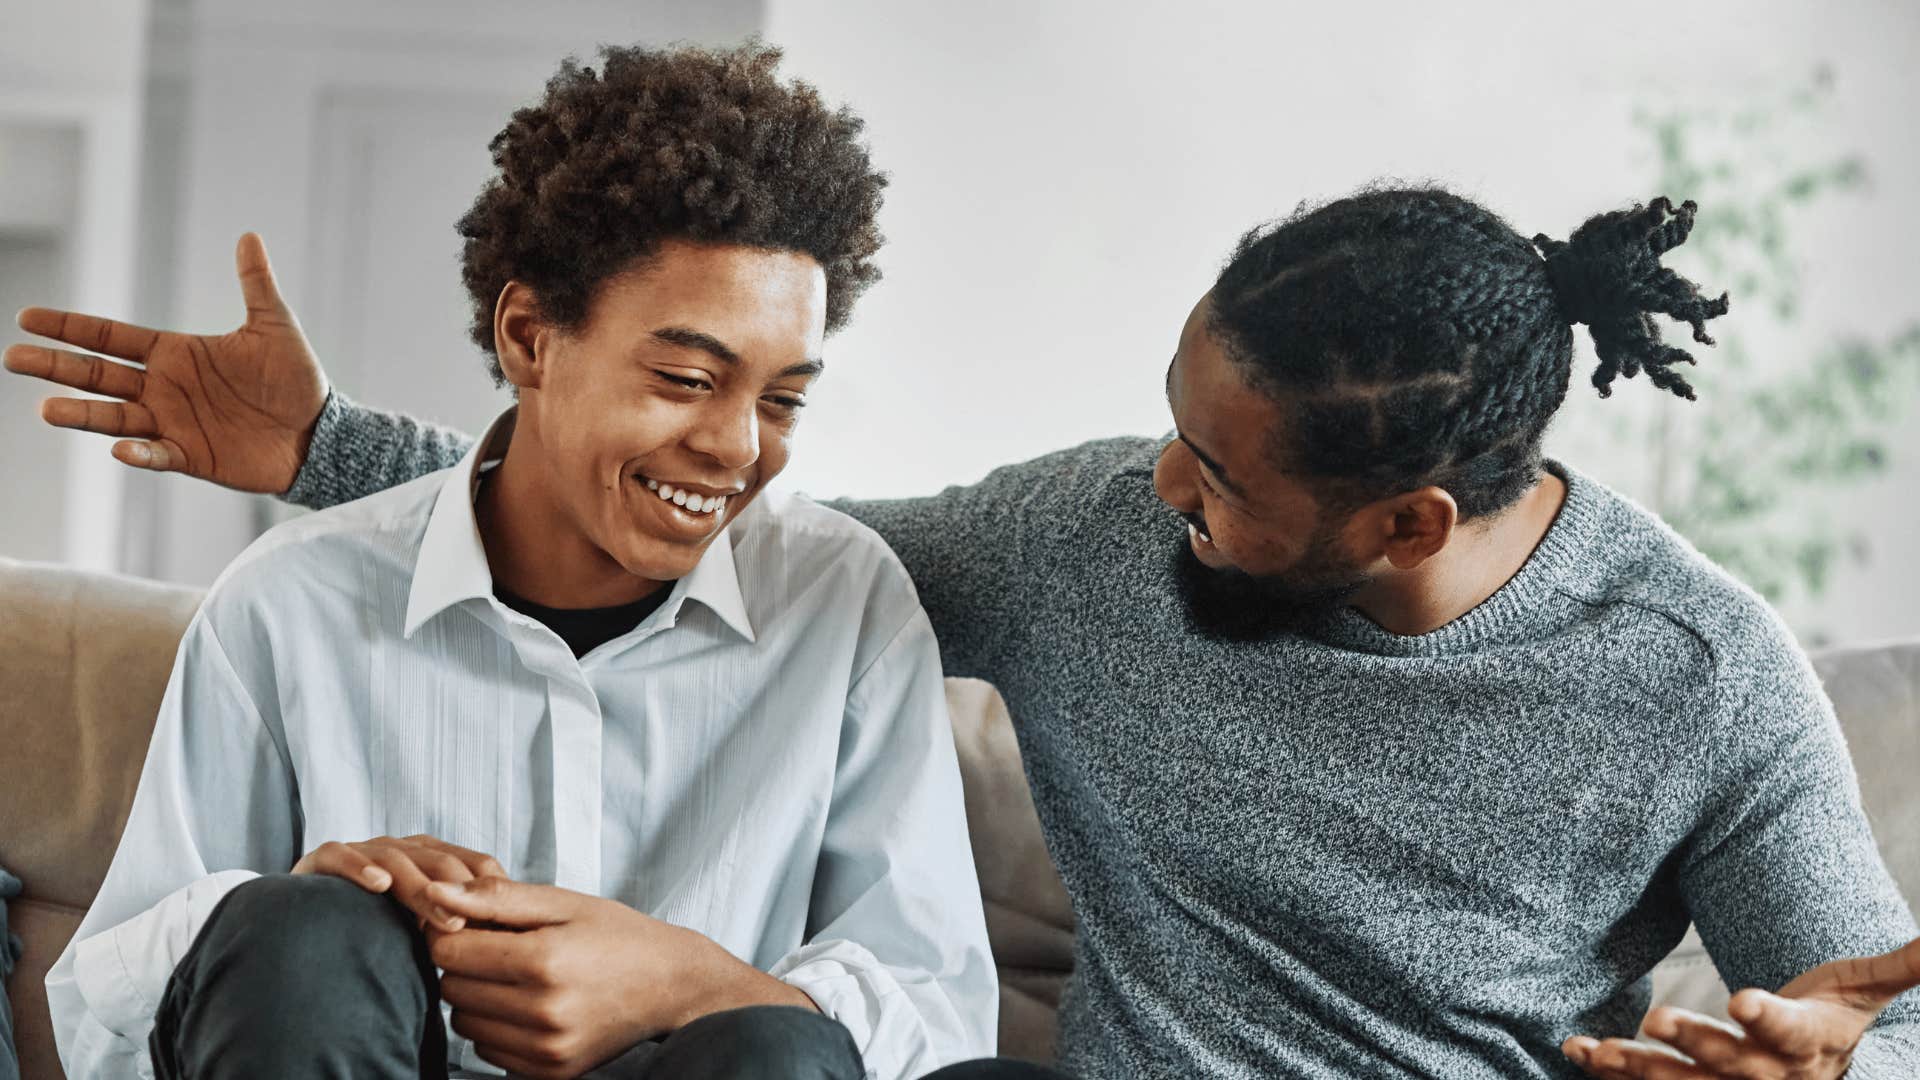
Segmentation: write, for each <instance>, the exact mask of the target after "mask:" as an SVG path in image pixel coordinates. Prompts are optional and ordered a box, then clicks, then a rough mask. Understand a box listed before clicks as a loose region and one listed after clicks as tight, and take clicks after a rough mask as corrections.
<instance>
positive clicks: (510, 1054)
mask: <svg viewBox="0 0 1920 1080" xmlns="http://www.w3.org/2000/svg"><path fill="white" fill-rule="evenodd" d="M453 1030H454V1032H455V1034H458V1035H460V1036H461V1037H462V1038H467V1039H472V1040H473V1045H474V1049H475V1050H477V1051H478V1052H479V1054H480V1057H481V1059H482V1060H483V1061H486V1062H488V1063H489V1064H493V1065H498V1066H499V1067H501V1068H502V1069H505V1070H507V1072H509V1073H511V1074H512V1075H514V1076H527V1077H532V1078H533V1080H546V1078H547V1077H564V1076H567V1075H569V1073H568V1071H567V1070H566V1069H565V1068H563V1067H561V1066H559V1065H556V1064H553V1063H551V1062H547V1061H540V1060H536V1059H534V1058H532V1057H528V1056H526V1055H524V1054H522V1053H519V1052H517V1051H516V1050H513V1049H508V1047H509V1046H511V1047H516V1048H517V1047H519V1046H521V1045H523V1044H524V1043H525V1041H526V1034H525V1033H524V1032H520V1031H517V1030H515V1029H513V1028H511V1027H505V1026H502V1025H499V1024H497V1023H494V1022H490V1021H487V1020H485V1019H483V1018H481V1017H477V1016H469V1017H464V1018H463V1017H462V1016H461V1015H460V1014H459V1013H458V1012H456V1013H454V1014H453Z"/></svg>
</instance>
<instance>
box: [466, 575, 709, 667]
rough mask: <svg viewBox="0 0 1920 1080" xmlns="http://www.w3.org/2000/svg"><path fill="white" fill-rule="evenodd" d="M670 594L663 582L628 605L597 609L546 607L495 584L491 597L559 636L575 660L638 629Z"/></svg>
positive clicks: (671, 589)
mask: <svg viewBox="0 0 1920 1080" xmlns="http://www.w3.org/2000/svg"><path fill="white" fill-rule="evenodd" d="M672 591H673V585H672V583H671V582H663V583H662V584H661V586H660V587H659V588H657V589H655V590H653V592H651V593H649V594H648V595H646V596H643V597H641V598H640V599H638V600H635V601H634V602H633V603H631V604H620V605H617V606H615V607H600V608H550V607H546V606H544V605H541V604H536V603H534V602H533V601H531V600H526V599H522V598H521V597H518V596H515V595H513V594H512V593H510V592H508V591H507V590H505V589H502V588H500V587H499V586H497V585H496V586H494V589H493V595H494V596H496V597H498V598H499V600H500V602H501V603H503V604H505V605H507V606H508V607H510V608H512V609H513V610H515V611H517V612H519V613H520V614H522V615H525V616H527V617H528V618H530V619H537V620H539V621H540V622H541V623H542V624H544V625H545V626H546V628H547V629H549V630H552V631H553V632H554V633H556V634H559V635H560V640H562V641H564V642H566V643H567V648H569V649H572V650H573V655H574V658H575V659H578V658H580V657H582V656H585V655H587V654H588V653H590V652H592V651H593V650H595V649H597V648H599V647H600V646H602V645H605V644H606V643H607V642H609V641H612V640H613V639H614V638H617V637H619V636H620V635H621V634H624V633H626V632H627V631H629V630H631V629H633V628H634V627H636V626H639V625H640V624H641V622H643V621H645V619H646V617H647V616H649V615H651V614H653V612H654V609H655V608H658V607H659V606H660V605H661V604H664V603H666V602H667V594H669V593H671V592H672Z"/></svg>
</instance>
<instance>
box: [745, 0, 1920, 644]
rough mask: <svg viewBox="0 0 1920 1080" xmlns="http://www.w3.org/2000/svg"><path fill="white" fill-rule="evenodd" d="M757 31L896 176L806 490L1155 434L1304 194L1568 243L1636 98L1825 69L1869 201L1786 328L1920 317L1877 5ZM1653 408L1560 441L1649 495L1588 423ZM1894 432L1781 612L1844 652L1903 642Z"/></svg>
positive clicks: (1013, 7) (803, 451)
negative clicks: (875, 272)
mask: <svg viewBox="0 0 1920 1080" xmlns="http://www.w3.org/2000/svg"><path fill="white" fill-rule="evenodd" d="M768 37H769V39H770V40H772V41H775V42H778V43H780V44H782V45H784V46H786V47H787V49H788V51H789V56H790V63H791V66H792V68H793V69H794V70H796V71H798V72H801V73H803V74H805V75H806V76H807V77H809V78H811V79H813V80H814V81H816V82H817V83H818V84H819V85H820V86H821V87H822V89H823V90H825V91H827V92H828V93H829V94H830V95H831V96H834V97H838V98H843V99H845V100H849V101H851V102H852V103H853V104H854V105H855V106H856V107H857V108H858V110H859V111H860V112H861V113H862V114H863V115H864V116H866V117H867V118H868V120H869V122H870V125H871V132H872V136H873V141H874V146H875V151H876V156H877V157H878V159H879V161H880V163H881V164H882V165H883V166H885V167H886V168H888V169H890V170H891V171H892V174H893V180H894V183H893V187H892V189H891V191H890V193H889V197H888V207H887V212H886V218H885V225H886V229H887V233H888V235H889V236H890V238H891V240H892V243H891V245H890V246H889V248H888V249H887V250H886V252H885V253H884V257H883V262H884V266H885V269H886V273H887V280H886V281H884V282H883V283H881V284H880V285H879V286H878V287H876V289H875V290H874V291H873V293H872V294H870V295H869V297H868V298H867V300H866V301H865V302H864V304H863V306H862V309H861V311H860V312H859V313H858V314H857V316H856V319H855V324H854V326H853V327H852V328H850V329H849V330H847V331H846V332H844V333H843V334H842V335H840V336H839V337H837V338H836V339H835V340H834V341H833V342H832V343H831V344H830V348H829V358H830V364H831V366H832V373H831V375H830V376H829V377H828V379H827V381H826V382H825V383H823V385H822V387H821V389H820V391H819V392H818V393H817V394H816V395H815V406H814V407H812V408H810V409H809V410H808V418H807V421H806V425H805V430H804V433H803V434H802V436H801V440H802V442H801V445H800V448H799V454H798V455H797V457H796V459H795V464H794V465H793V466H792V468H791V471H790V474H789V475H790V477H791V478H792V479H793V482H795V483H796V484H798V485H799V486H801V487H803V488H806V489H808V490H812V491H816V492H819V493H839V492H849V493H856V494H894V493H912V492H921V491H928V490H932V489H935V488H937V487H939V486H941V485H943V484H946V483H951V482H956V481H965V480H970V479H972V478H975V477H978V476H979V475H981V474H982V473H984V472H985V471H986V470H987V469H989V468H990V467H992V466H993V465H995V464H997V463H1001V462H1006V461H1012V460H1017V459H1020V458H1024V457H1027V456H1030V455H1033V454H1038V453H1041V452H1043V451H1046V450H1050V449H1053V448H1056V447H1060V446H1063V445H1067V444H1069V443H1072V442H1075V441H1077V440H1082V439H1087V438H1093V437H1097V436H1101V435H1108V434H1114V433H1121V432H1133V433H1142V434H1149V433H1157V432H1160V431H1162V430H1164V429H1165V428H1166V427H1167V426H1168V424H1169V421H1168V419H1167V414H1166V409H1165V405H1164V402H1163V401H1162V399H1161V375H1162V372H1163V369H1164V367H1165V365H1166V362H1167V359H1168V357H1169V355H1170V354H1171V351H1172V349H1173V346H1174V342H1175V336H1176V333H1177V331H1178V328H1179V326H1180V324H1181V321H1182V319H1183V318H1184V316H1185V314H1186V312H1187V310H1188V308H1189V307H1190V306H1191V305H1192V303H1193V302H1194V300H1195V299H1196V298H1198V296H1199V295H1200V294H1201V293H1202V292H1203V291H1204V290H1205V289H1206V287H1207V286H1208V284H1209V283H1210V281H1211V278H1212V275H1213V274H1214V273H1215V272H1216V270H1217V268H1218V266H1219V264H1220V261H1221V259H1222V258H1223V257H1224V255H1225V254H1226V252H1227V250H1228V249H1229V248H1230V246H1231V245H1232V243H1233V241H1234V239H1235V238H1236V237H1237V236H1238V235H1239V233H1240V232H1241V231H1243V230H1244V229H1246V228H1247V227H1248V226H1250V225H1252V224H1254V223H1256V222H1258V221H1261V220H1264V219H1267V218H1271V217H1275V216H1279V215H1283V214H1285V213H1287V212H1288V211H1289V210H1291V209H1292V208H1293V207H1294V205H1295V204H1296V203H1298V202H1299V201H1300V200H1302V199H1324V198H1327V197H1331V196H1336V195H1339V194H1342V193H1345V192H1347V191H1349V190H1351V189H1352V188H1354V187H1356V186H1357V185H1359V184H1360V183H1362V182H1364V181H1367V180H1369V179H1372V178H1375V177H1380V176H1396V177H1402V178H1412V179H1420V178H1432V179H1437V180H1440V181H1443V182H1445V183H1447V184H1449V185H1451V186H1453V187H1454V188H1456V189H1457V190H1460V191H1463V192H1464V193H1467V194H1470V195H1473V196H1476V197H1479V198H1481V199H1483V200H1484V201H1485V202H1487V203H1488V204H1489V205H1491V206H1493V207H1494V208H1496V209H1497V210H1499V211H1500V212H1502V213H1503V214H1505V215H1506V216H1507V217H1508V218H1509V219H1510V220H1511V221H1512V222H1513V223H1514V224H1515V225H1516V227H1518V228H1520V229H1521V230H1522V231H1523V232H1525V233H1528V234H1531V233H1533V232H1536V231H1546V232H1549V233H1552V234H1554V235H1559V236H1564V235H1565V234H1566V232H1567V231H1568V230H1569V229H1571V228H1572V227H1573V226H1574V225H1575V224H1577V223H1578V222H1579V221H1581V220H1582V219H1583V218H1584V217H1586V216H1587V215H1589V214H1591V213H1593V212H1596V211H1598V210H1601V209H1608V208H1613V207H1617V206H1620V205H1623V204H1624V203H1626V202H1629V201H1632V200H1634V199H1644V198H1646V197H1649V196H1651V195H1654V194H1657V192H1654V191H1652V190H1650V184H1649V182H1648V178H1649V177H1650V176H1651V175H1652V173H1653V170H1652V167H1651V163H1650V162H1649V161H1647V160H1645V156H1644V153H1643V152H1642V146H1643V139H1642V137H1641V136H1640V135H1638V134H1637V133H1636V132H1635V131H1634V129H1633V128H1632V126H1631V121H1630V118H1631V113H1632V109H1633V108H1634V106H1635V105H1636V104H1642V103H1646V104H1659V103H1662V102H1669V103H1685V102H1689V101H1698V102H1701V103H1706V104H1713V105H1716V106H1722V107H1724V106H1726V105H1728V104H1730V103H1733V102H1737V101H1738V100H1740V99H1741V98H1742V97H1743V96H1752V95H1759V94H1763V93H1768V92H1772V91H1775V90H1776V89H1777V88H1779V87H1780V86H1781V85H1782V84H1783V83H1784V82H1786V81H1787V80H1791V79H1795V78H1798V77H1800V76H1801V75H1803V74H1805V73H1806V72H1809V71H1810V70H1811V69H1812V68H1813V67H1814V66H1815V64H1816V63H1819V62H1822V61H1825V62H1831V63H1832V64H1833V65H1834V67H1835V69H1836V70H1837V73H1838V76H1839V84H1838V90H1837V93H1836V97H1835V101H1834V119H1833V121H1832V123H1831V125H1830V128H1829V130H1828V131H1827V132H1826V133H1825V134H1826V135H1828V136H1831V137H1832V139H1833V140H1834V143H1833V145H1834V147H1835V148H1838V149H1853V150H1860V151H1863V152H1865V153H1866V156H1867V158H1868V161H1869V164H1870V166H1871V167H1872V169H1873V170H1874V174H1875V177H1876V180H1875V185H1874V190H1873V192H1872V193H1871V194H1870V195H1869V196H1868V197H1866V198H1863V199H1858V200H1852V201H1849V202H1847V203H1846V204H1845V205H1843V206H1839V207H1837V208H1836V209H1834V210H1833V211H1831V212H1830V213H1828V214H1827V215H1824V216H1823V217H1822V218H1821V219H1820V220H1819V221H1818V222H1817V223H1816V224H1815V225H1814V226H1812V227H1811V231H1812V232H1813V239H1815V240H1816V241H1817V243H1815V244H1814V245H1813V246H1812V247H1811V250H1809V251H1808V252H1807V253H1806V254H1807V261H1808V263H1809V266H1808V271H1809V273H1808V281H1809V288H1808V291H1807V303H1808V305H1809V308H1810V309H1811V310H1812V311H1813V312H1814V315H1813V316H1811V317H1810V320H1809V321H1818V322H1821V323H1823V324H1825V325H1827V326H1830V327H1836V328H1846V329H1855V330H1860V331H1865V332H1873V331H1875V330H1885V329H1890V328H1891V327H1892V326H1894V325H1896V324H1897V323H1898V322H1900V321H1901V320H1902V319H1912V318H1914V317H1916V316H1920V301H1917V300H1916V299H1915V298H1916V295H1917V292H1916V290H1915V289H1914V271H1913V268H1912V262H1911V258H1910V255H1909V253H1910V252H1912V251H1914V250H1916V249H1917V248H1916V245H1920V200H1915V199H1914V198H1913V197H1912V194H1911V193H1912V192H1914V191H1916V190H1920V127H1917V126H1916V125H1914V124H1913V122H1912V119H1911V117H1912V113H1913V108H1914V106H1915V105H1916V104H1917V103H1920V93H1916V91H1920V75H1917V74H1916V68H1915V65H1914V64H1913V57H1914V56H1915V55H1916V49H1917V47H1920V7H1915V6H1914V5H1912V4H1911V3H1905V2H1900V0H1870V2H1852V3H1844V4H1838V5H1800V4H1793V5H1788V4H1751V3H1733V2H1729V0H1710V2H1703V3H1694V4H1688V5H1684V6H1681V7H1675V6H1673V5H1671V4H1667V3H1652V2H1647V0H1624V2H1623V0H1612V2H1606V3H1594V2H1581V3H1568V4H1531V5H1523V4H1518V3H1492V2H1487V0H1477V2H1468V3H1458V4H1439V5H1436V4H1416V3H1410V2H1399V3H1392V4H1383V5H1370V6H1369V7H1368V8H1367V9H1366V11H1365V12H1364V13H1359V12H1357V11H1356V9H1355V8H1353V7H1352V6H1341V5H1324V4H1316V5H1307V4H1224V3H1219V2H1217V0H1212V2H1195V3H1179V4H1172V3H1167V4H1159V3H1125V4H1121V3H1111V2H1107V3H1092V2H1078V0H1076V2H1053V3H1017V2H1008V0H992V2H982V3H973V4H966V5H936V4H901V3H894V2H887V0H833V2H831V3H829V2H824V0H773V2H772V4H771V6H770V9H769V20H768ZM1676 194H1678V193H1676ZM1736 314H1737V312H1736ZM1582 347H1583V350H1584V349H1585V345H1584V342H1583V346H1582ZM1585 355H1590V354H1583V358H1582V359H1581V360H1580V361H1579V370H1581V371H1582V372H1583V373H1584V371H1585V370H1587V369H1588V368H1589V366H1590V361H1589V360H1588V359H1586V358H1585ZM1706 362H1711V357H1710V356H1709V357H1707V358H1706ZM1576 385H1577V386H1583V385H1584V382H1583V381H1580V382H1577V383H1576ZM1636 401H1637V402H1638V403H1637V404H1636V403H1635V402H1636ZM1667 405H1672V406H1674V407H1679V406H1678V403H1665V402H1658V401H1656V400H1655V397H1654V395H1653V394H1652V393H1651V392H1650V390H1649V388H1648V387H1647V386H1645V385H1644V383H1639V384H1635V385H1631V386H1627V387H1625V388H1624V389H1623V390H1622V392H1620V393H1617V394H1616V395H1615V397H1614V399H1613V400H1611V401H1609V402H1605V403H1602V402H1599V401H1597V400H1595V399H1594V398H1593V396H1592V394H1591V391H1585V392H1581V391H1579V390H1576V393H1575V395H1574V398H1573V402H1572V404H1571V405H1570V406H1569V409H1568V411H1567V414H1566V416H1565V419H1564V421H1563V425H1562V426H1563V427H1564V428H1565V429H1567V431H1566V433H1565V435H1564V436H1563V441H1571V442H1573V443H1575V444H1582V445H1587V446H1591V447H1593V449H1592V452H1591V453H1588V454H1586V455H1585V456H1582V457H1578V458H1576V462H1577V463H1578V464H1582V465H1585V466H1586V467H1588V468H1589V469H1591V470H1593V471H1596V472H1598V473H1600V474H1601V475H1602V476H1603V477H1605V478H1606V479H1608V480H1609V481H1610V482H1613V483H1615V484H1617V485H1619V486H1622V487H1624V488H1626V489H1628V490H1629V491H1644V490H1645V489H1646V488H1647V487H1648V486H1649V477H1650V474H1649V473H1648V471H1647V470H1648V468H1649V467H1650V465H1651V462H1650V459H1649V458H1648V456H1647V455H1645V454H1641V453H1638V452H1633V451H1631V450H1629V452H1625V453H1617V452H1615V451H1616V450H1617V449H1618V448H1613V447H1608V446H1606V445H1605V444H1604V442H1601V443H1598V445H1595V440H1594V439H1592V438H1590V437H1587V436H1588V434H1589V433H1591V432H1596V431H1601V430H1604V428H1605V427H1606V420H1607V414H1606V413H1605V411H1604V410H1607V409H1612V408H1616V407H1624V408H1628V409H1636V408H1643V407H1655V406H1667ZM1901 441H1902V445H1901V447H1900V457H1899V462H1898V468H1897V473H1896V475H1894V476H1893V477H1891V478H1889V479H1888V480H1887V481H1886V482H1885V483H1883V484H1879V485H1875V486H1874V487H1873V488H1872V489H1870V490H1863V491H1861V492H1858V493H1855V494H1853V495H1850V496H1848V497H1847V498H1846V499H1845V500H1844V503H1845V505H1844V506H1843V507H1840V508H1838V509H1836V510H1835V511H1834V512H1838V513H1844V514H1847V515H1850V516H1852V517H1853V518H1854V519H1856V520H1857V521H1859V522H1860V523H1862V524H1863V525H1864V526H1865V527H1866V528H1867V529H1868V531H1869V532H1870V533H1871V534H1872V535H1873V536H1874V537H1876V538H1877V540H1878V542H1879V555H1878V558H1877V560H1876V562H1875V563H1874V564H1873V566H1872V567H1871V568H1870V569H1868V570H1865V571H1858V572H1853V573H1850V574H1846V575H1843V576H1842V578H1841V580H1840V581H1839V582H1838V583H1837V584H1836V586H1835V588H1834V590H1833V592H1832V593H1831V594H1830V595H1829V597H1828V598H1827V600H1826V602H1825V604H1824V605H1823V606H1822V610H1821V611H1818V612H1814V613H1811V615H1809V618H1813V619H1816V620H1817V621H1819V622H1821V623H1823V624H1824V625H1827V626H1830V627H1831V628H1832V630H1833V632H1834V633H1836V634H1837V635H1838V636H1841V637H1847V638H1861V637H1878V636H1888V635H1894V634H1911V633H1916V632H1920V570H1917V569H1916V568H1914V567H1913V566H1911V565H1909V564H1910V563H1911V562H1912V559H1911V556H1912V555H1913V553H1914V550H1913V542H1912V540H1911V539H1910V538H1911V537H1912V536H1913V535H1915V533H1916V531H1920V509H1916V505H1915V502H1914V500H1912V499H1911V498H1910V497H1909V493H1910V492H1912V491H1913V490H1914V489H1915V488H1916V486H1920V414H1916V418H1915V422H1914V423H1913V424H1912V425H1911V426H1910V427H1909V428H1908V430H1907V432H1906V433H1905V434H1904V435H1903V436H1902V440H1901Z"/></svg>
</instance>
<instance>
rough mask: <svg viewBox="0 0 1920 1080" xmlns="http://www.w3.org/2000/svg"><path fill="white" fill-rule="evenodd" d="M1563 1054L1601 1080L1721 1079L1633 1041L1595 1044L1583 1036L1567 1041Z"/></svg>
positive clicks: (1662, 1050) (1662, 1049)
mask: <svg viewBox="0 0 1920 1080" xmlns="http://www.w3.org/2000/svg"><path fill="white" fill-rule="evenodd" d="M1560 1050H1561V1052H1562V1053H1564V1054H1566V1055H1567V1057H1568V1058H1570V1059H1571V1060H1572V1061H1573V1063H1574V1064H1576V1065H1578V1066H1580V1067H1581V1068H1582V1069H1584V1070H1586V1073H1587V1075H1589V1076H1595V1077H1599V1078H1600V1080H1716V1078H1717V1077H1718V1076H1719V1075H1720V1074H1718V1073H1715V1072H1712V1071H1710V1070H1708V1069H1705V1068H1703V1067H1701V1066H1699V1065H1696V1064H1694V1063H1693V1062H1690V1061H1688V1060H1687V1059H1686V1058H1684V1057H1681V1056H1680V1055H1679V1054H1678V1053H1677V1052H1675V1051H1672V1050H1669V1049H1667V1048H1665V1047H1661V1046H1651V1045H1649V1044H1647V1043H1642V1042H1635V1041H1633V1040H1631V1039H1607V1040H1604V1041H1596V1040H1594V1039H1590V1038H1587V1037H1586V1036H1584V1035H1582V1036H1576V1037H1574V1038H1571V1039H1568V1040H1567V1041H1566V1042H1565V1043H1563V1044H1561V1047H1560Z"/></svg>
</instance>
